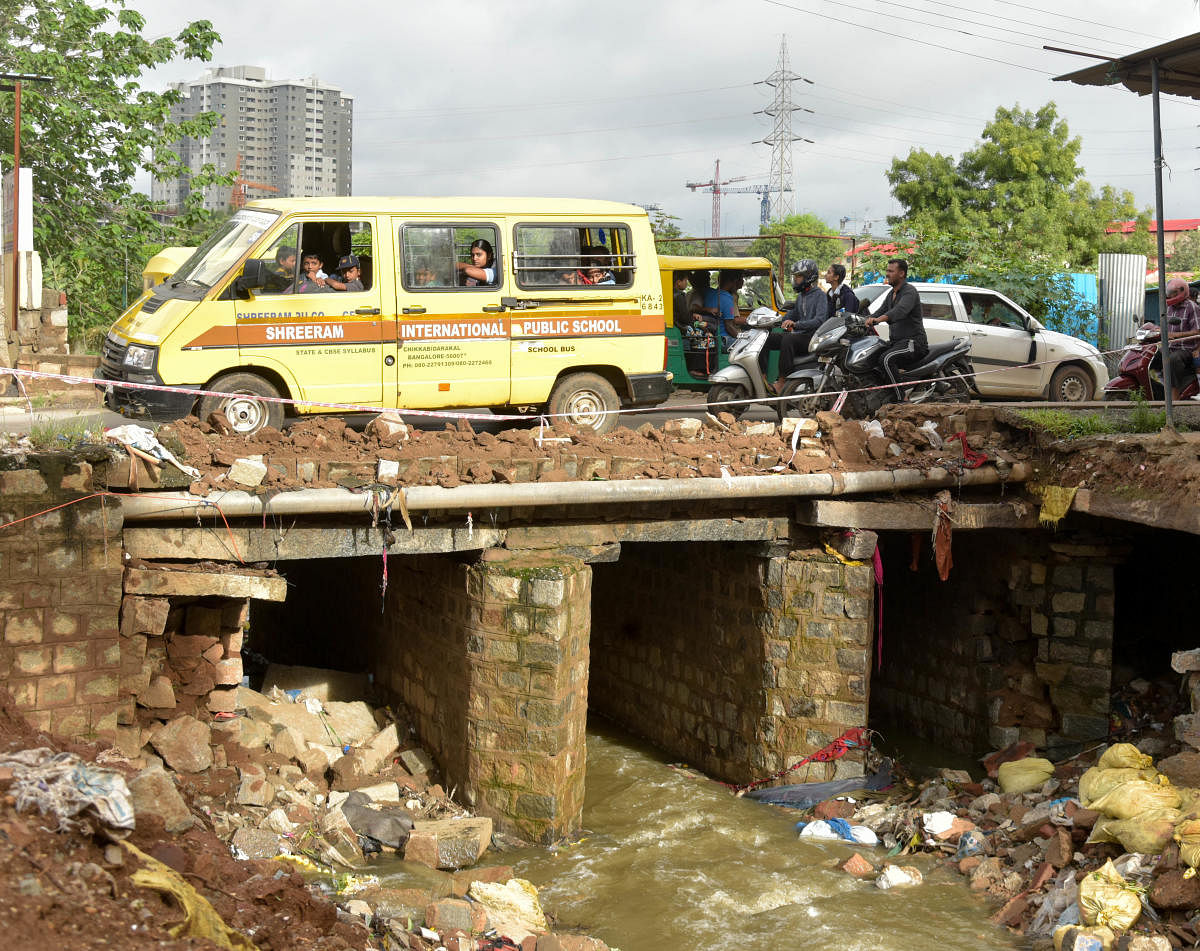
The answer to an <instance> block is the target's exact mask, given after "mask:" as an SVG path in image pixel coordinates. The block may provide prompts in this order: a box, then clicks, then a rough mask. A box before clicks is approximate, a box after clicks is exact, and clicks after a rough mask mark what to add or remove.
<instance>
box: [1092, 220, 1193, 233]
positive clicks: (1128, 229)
mask: <svg viewBox="0 0 1200 951" xmlns="http://www.w3.org/2000/svg"><path fill="white" fill-rule="evenodd" d="M1197 229H1200V218H1168V219H1167V221H1166V225H1165V226H1164V228H1163V231H1164V232H1170V231H1196V230H1197ZM1104 230H1105V232H1106V233H1107V234H1116V233H1117V232H1118V231H1119V232H1120V233H1121V234H1133V232H1134V231H1136V230H1137V222H1136V221H1114V222H1113V223H1112V224H1111V225H1109V226H1108V227H1107V228H1105V229H1104ZM1157 230H1158V222H1157V221H1151V222H1150V233H1151V234H1154V232H1156V231H1157Z"/></svg>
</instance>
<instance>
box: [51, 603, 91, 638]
mask: <svg viewBox="0 0 1200 951" xmlns="http://www.w3.org/2000/svg"><path fill="white" fill-rule="evenodd" d="M86 627H87V625H86V622H85V621H84V619H83V618H82V617H81V616H80V615H78V614H69V613H67V612H64V611H59V610H55V609H54V608H48V609H47V610H46V640H52V641H75V640H79V638H81V637H83V636H84V635H83V634H82V633H81V632H82V631H83V630H85V629H86Z"/></svg>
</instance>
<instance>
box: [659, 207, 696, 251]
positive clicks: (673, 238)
mask: <svg viewBox="0 0 1200 951" xmlns="http://www.w3.org/2000/svg"><path fill="white" fill-rule="evenodd" d="M678 220H679V219H678V218H676V217H675V216H674V215H668V214H667V213H666V212H665V211H662V210H661V209H655V210H654V211H653V212H652V213H651V215H650V230H651V231H653V232H654V247H655V249H656V250H657V251H658V253H659V254H687V253H689V251H691V250H692V244H690V243H689V242H687V241H679V240H677V239H679V238H682V237H683V230H682V229H681V228H680V227H679V225H677V224H676V222H677V221H678Z"/></svg>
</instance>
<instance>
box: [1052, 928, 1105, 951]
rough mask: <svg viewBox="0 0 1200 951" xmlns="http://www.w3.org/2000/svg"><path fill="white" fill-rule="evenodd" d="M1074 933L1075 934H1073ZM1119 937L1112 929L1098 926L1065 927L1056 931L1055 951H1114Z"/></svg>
mask: <svg viewBox="0 0 1200 951" xmlns="http://www.w3.org/2000/svg"><path fill="white" fill-rule="evenodd" d="M1071 932H1074V934H1071ZM1116 941H1117V936H1116V935H1115V934H1113V931H1112V929H1111V928H1106V927H1104V925H1096V926H1095V927H1092V928H1080V927H1079V926H1078V925H1063V926H1062V927H1061V928H1055V929H1054V951H1063V949H1064V948H1070V951H1112V947H1113V945H1114V944H1116Z"/></svg>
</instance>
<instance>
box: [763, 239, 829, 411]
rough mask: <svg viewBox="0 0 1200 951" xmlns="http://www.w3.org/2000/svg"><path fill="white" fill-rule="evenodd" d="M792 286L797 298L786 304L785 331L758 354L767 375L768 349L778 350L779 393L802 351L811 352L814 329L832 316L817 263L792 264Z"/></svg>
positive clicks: (807, 261)
mask: <svg viewBox="0 0 1200 951" xmlns="http://www.w3.org/2000/svg"><path fill="white" fill-rule="evenodd" d="M792 288H793V290H795V292H796V299H795V300H794V301H790V302H788V303H787V304H784V306H783V314H784V320H783V323H782V324H781V325H780V326H781V327H782V328H783V330H784V331H785V333H783V334H781V335H779V336H778V337H775V335H772V337H773V339H772V340H770V341H769V342H768V346H766V347H763V350H762V353H760V354H759V357H758V360H759V365H760V366H761V367H762V369H763V374H764V376H765V375H766V372H767V351H768V349H770V350H778V351H779V378H778V379H777V380H776V381H775V384H774V387H775V392H776V393H778V392H779V391H780V389H781V388H782V386H783V380H784V379H785V378H786V377H787V375H788V374H789V373H791V372H792V369H793V368H794V366H795V363H796V357H797V355H799V354H802V353H807V352H808V343H809V341H810V340H811V339H812V335H813V331H814V330H816V329H817V328H818V327H820V326H821V324H823V323H824V322H825V321H826V320H828V319H829V316H830V314H829V298H828V297H826V296H825V292H824V291H823V290H821V288H820V286H819V285H818V284H817V262H816V261H814V260H812V259H811V258H804V259H803V260H801V261H797V262H796V263H795V264H794V265H792Z"/></svg>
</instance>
